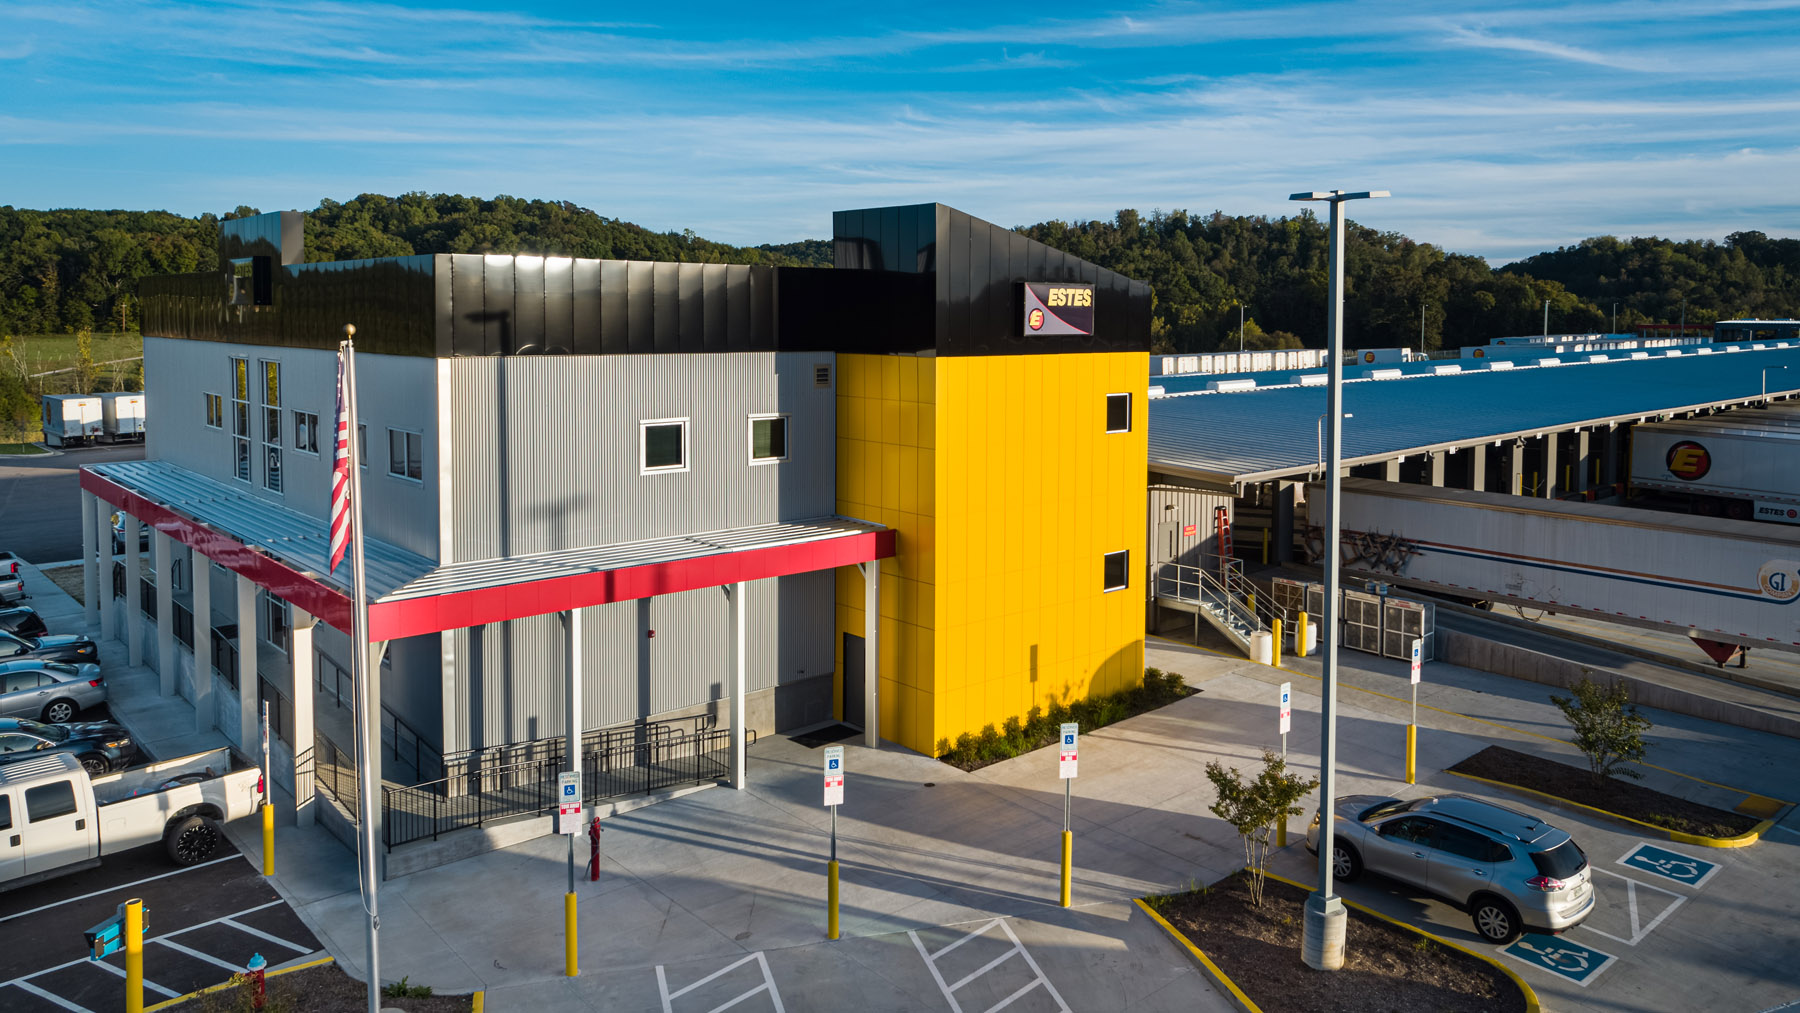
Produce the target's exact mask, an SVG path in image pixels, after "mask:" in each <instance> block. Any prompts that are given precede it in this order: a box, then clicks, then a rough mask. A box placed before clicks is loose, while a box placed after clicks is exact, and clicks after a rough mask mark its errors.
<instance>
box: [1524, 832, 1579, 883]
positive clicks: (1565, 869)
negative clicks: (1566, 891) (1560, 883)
mask: <svg viewBox="0 0 1800 1013" xmlns="http://www.w3.org/2000/svg"><path fill="white" fill-rule="evenodd" d="M1531 861H1532V864H1533V865H1536V866H1537V871H1538V873H1539V874H1541V875H1545V876H1549V877H1551V878H1552V879H1568V878H1569V877H1570V876H1573V875H1575V874H1576V873H1577V872H1580V871H1581V869H1582V866H1585V865H1587V856H1586V855H1584V854H1582V853H1581V848H1580V847H1579V846H1577V845H1576V843H1575V840H1574V838H1570V839H1569V840H1566V841H1564V842H1562V843H1561V844H1558V845H1557V846H1556V847H1554V848H1551V849H1550V850H1549V851H1534V852H1532V853H1531Z"/></svg>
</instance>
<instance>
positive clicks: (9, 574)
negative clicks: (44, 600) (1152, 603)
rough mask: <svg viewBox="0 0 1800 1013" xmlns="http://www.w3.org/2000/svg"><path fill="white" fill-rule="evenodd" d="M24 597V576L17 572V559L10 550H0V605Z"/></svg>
mask: <svg viewBox="0 0 1800 1013" xmlns="http://www.w3.org/2000/svg"><path fill="white" fill-rule="evenodd" d="M24 597H26V595H25V578H24V577H23V576H22V575H20V573H19V559H18V557H17V556H14V555H13V554H12V553H10V552H0V605H4V604H6V603H7V602H10V601H19V600H20V599H23V598H24Z"/></svg>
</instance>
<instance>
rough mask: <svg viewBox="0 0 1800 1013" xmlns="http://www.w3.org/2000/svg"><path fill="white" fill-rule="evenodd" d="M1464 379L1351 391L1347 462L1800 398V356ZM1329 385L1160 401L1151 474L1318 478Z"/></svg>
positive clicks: (1682, 358) (1793, 352) (1543, 368)
mask: <svg viewBox="0 0 1800 1013" xmlns="http://www.w3.org/2000/svg"><path fill="white" fill-rule="evenodd" d="M1545 358H1546V359H1547V360H1549V359H1554V361H1555V362H1556V363H1557V364H1556V365H1525V364H1523V363H1519V364H1515V366H1514V368H1511V369H1477V370H1464V371H1463V372H1460V373H1452V374H1446V375H1416V374H1415V375H1410V376H1398V377H1393V378H1389V379H1379V380H1377V379H1368V380H1357V381H1354V382H1346V383H1345V384H1344V411H1346V412H1349V413H1350V414H1351V415H1352V416H1354V417H1353V418H1349V419H1345V420H1344V448H1343V458H1344V461H1345V462H1346V463H1348V464H1368V463H1375V462H1380V461H1387V460H1391V459H1393V458H1395V457H1404V456H1408V455H1411V454H1417V453H1422V452H1425V451H1431V450H1446V449H1453V448H1457V447H1466V446H1474V445H1477V444H1481V443H1487V442H1491V441H1496V440H1501V439H1507V438H1511V437H1520V436H1533V435H1538V434H1542V433H1551V432H1561V431H1566V430H1572V429H1580V428H1585V427H1588V426H1594V425H1604V424H1607V423H1612V422H1622V421H1628V420H1629V421H1636V420H1638V419H1641V418H1649V417H1655V416H1661V415H1673V414H1679V413H1683V412H1691V411H1699V410H1704V409H1707V408H1716V407H1728V406H1733V405H1740V404H1747V403H1752V402H1756V401H1760V400H1763V389H1764V388H1763V377H1764V375H1765V370H1767V374H1766V375H1767V377H1768V388H1767V390H1768V393H1769V394H1770V395H1780V396H1784V397H1785V396H1789V395H1793V394H1796V393H1800V348H1777V347H1774V346H1770V347H1767V348H1753V347H1749V346H1745V347H1743V349H1742V350H1740V351H1725V350H1714V351H1712V353H1711V354H1706V355H1699V354H1693V353H1688V354H1683V355H1666V356H1652V357H1650V358H1643V359H1631V358H1626V359H1609V360H1608V361H1606V362H1589V361H1586V359H1587V357H1586V356H1562V357H1545ZM1324 413H1325V387H1324V386H1322V385H1319V386H1297V385H1296V386H1279V387H1268V388H1262V389H1256V390H1241V391H1216V392H1205V393H1192V394H1180V395H1173V396H1165V397H1153V398H1151V399H1150V470H1151V471H1153V472H1158V473H1163V474H1170V475H1179V476H1184V477H1187V478H1192V479H1197V480H1200V481H1204V482H1210V483H1215V484H1219V485H1241V484H1243V483H1246V482H1257V481H1266V480H1269V479H1274V478H1288V477H1294V476H1301V475H1306V474H1308V473H1311V472H1316V471H1317V470H1318V459H1319V450H1318V436H1317V432H1318V420H1319V417H1320V416H1321V415H1323V414H1324Z"/></svg>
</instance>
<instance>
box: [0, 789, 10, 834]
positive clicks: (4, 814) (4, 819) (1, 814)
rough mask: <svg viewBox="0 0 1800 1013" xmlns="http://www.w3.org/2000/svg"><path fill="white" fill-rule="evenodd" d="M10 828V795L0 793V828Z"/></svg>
mask: <svg viewBox="0 0 1800 1013" xmlns="http://www.w3.org/2000/svg"><path fill="white" fill-rule="evenodd" d="M11 829H12V796H11V795H0V830H11Z"/></svg>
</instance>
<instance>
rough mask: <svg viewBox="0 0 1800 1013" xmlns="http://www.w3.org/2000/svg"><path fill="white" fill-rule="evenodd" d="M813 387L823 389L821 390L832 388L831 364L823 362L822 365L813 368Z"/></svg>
mask: <svg viewBox="0 0 1800 1013" xmlns="http://www.w3.org/2000/svg"><path fill="white" fill-rule="evenodd" d="M813 386H814V387H821V388H823V387H830V386H831V364H830V363H828V362H821V363H818V364H817V365H815V366H813Z"/></svg>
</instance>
